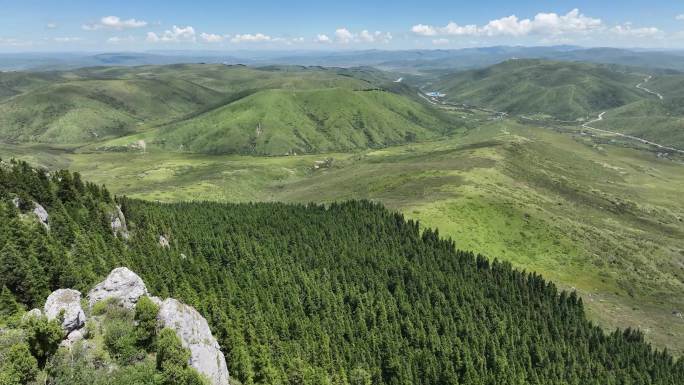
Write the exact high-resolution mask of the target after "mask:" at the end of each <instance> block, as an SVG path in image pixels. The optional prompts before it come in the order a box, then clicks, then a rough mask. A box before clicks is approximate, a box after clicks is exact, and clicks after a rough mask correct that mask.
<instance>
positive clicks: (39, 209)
mask: <svg viewBox="0 0 684 385" xmlns="http://www.w3.org/2000/svg"><path fill="white" fill-rule="evenodd" d="M33 214H34V215H35V216H36V217H37V218H38V220H39V221H40V224H41V225H43V226H44V227H45V228H46V229H49V228H50V225H49V224H48V217H49V215H48V212H47V210H45V207H43V206H41V205H40V204H38V203H36V202H33Z"/></svg>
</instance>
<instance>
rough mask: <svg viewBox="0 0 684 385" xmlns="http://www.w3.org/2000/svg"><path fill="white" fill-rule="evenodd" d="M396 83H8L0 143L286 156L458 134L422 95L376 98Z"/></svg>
mask: <svg viewBox="0 0 684 385" xmlns="http://www.w3.org/2000/svg"><path fill="white" fill-rule="evenodd" d="M392 78H393V76H390V75H389V74H387V73H385V72H382V71H378V70H375V69H372V68H351V69H341V68H321V67H297V66H268V67H260V68H252V67H246V66H241V65H236V66H226V65H202V64H193V65H170V66H142V67H133V68H129V67H97V68H85V69H80V70H75V71H71V72H54V73H49V74H33V73H14V74H2V76H0V139H2V140H4V141H7V142H46V143H52V144H84V143H101V142H103V141H107V140H111V139H115V138H120V137H123V136H128V135H132V134H140V133H146V134H144V135H143V136H141V137H143V138H150V139H151V140H152V142H154V143H153V144H158V145H161V146H162V147H164V148H167V149H174V150H175V149H179V148H181V149H185V150H191V151H197V152H208V153H233V152H241V153H261V154H269V155H281V154H284V153H287V152H314V151H322V150H348V149H354V148H365V147H369V146H370V147H375V146H384V145H388V144H392V143H402V142H406V141H413V140H416V139H425V138H428V137H434V136H435V135H437V134H443V133H444V132H446V131H448V130H449V129H451V128H452V127H450V124H449V123H448V121H447V119H445V118H444V116H443V115H440V114H438V113H437V112H435V111H433V110H432V109H431V108H429V107H426V106H424V105H423V103H422V102H418V101H417V100H416V95H415V94H416V93H417V92H414V93H413V95H412V96H411V92H408V93H407V92H405V91H406V90H403V91H404V92H395V93H388V92H380V91H378V89H379V88H381V87H383V86H384V85H387V84H388V80H390V79H392ZM362 91H367V92H362ZM219 107H220V108H219ZM259 126H262V128H263V131H259V132H260V133H259V134H257V131H258V130H257V127H259ZM262 134H263V135H262ZM131 140H132V139H131V138H126V139H122V140H121V141H115V142H113V143H107V144H105V145H104V146H101V147H107V146H112V145H120V144H123V145H124V146H126V145H128V144H130V143H131Z"/></svg>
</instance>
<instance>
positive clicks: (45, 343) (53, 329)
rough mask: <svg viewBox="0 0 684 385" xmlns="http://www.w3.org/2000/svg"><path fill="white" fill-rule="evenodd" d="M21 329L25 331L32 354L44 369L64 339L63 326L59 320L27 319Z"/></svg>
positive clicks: (44, 318) (45, 318)
mask: <svg viewBox="0 0 684 385" xmlns="http://www.w3.org/2000/svg"><path fill="white" fill-rule="evenodd" d="M21 328H22V329H23V330H24V333H25V336H26V342H27V344H28V347H29V350H30V351H31V354H32V355H33V356H34V357H35V358H36V359H37V360H38V365H39V366H40V367H41V368H42V367H43V366H45V362H46V361H47V359H48V358H49V357H50V356H52V355H53V354H54V353H55V352H56V351H57V348H58V347H59V343H60V342H61V341H62V338H63V337H64V331H63V330H62V325H60V323H59V321H58V320H52V321H48V319H47V317H44V316H43V317H27V318H26V319H25V320H23V322H22V324H21Z"/></svg>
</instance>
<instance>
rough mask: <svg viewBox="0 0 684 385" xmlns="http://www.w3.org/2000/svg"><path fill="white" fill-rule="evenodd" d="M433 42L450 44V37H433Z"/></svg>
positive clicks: (435, 43)
mask: <svg viewBox="0 0 684 385" xmlns="http://www.w3.org/2000/svg"><path fill="white" fill-rule="evenodd" d="M432 44H434V45H445V44H449V39H445V38H440V39H433V40H432Z"/></svg>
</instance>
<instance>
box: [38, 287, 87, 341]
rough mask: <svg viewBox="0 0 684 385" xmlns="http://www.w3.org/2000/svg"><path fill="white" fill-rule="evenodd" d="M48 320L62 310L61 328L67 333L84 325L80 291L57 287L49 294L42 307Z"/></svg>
mask: <svg viewBox="0 0 684 385" xmlns="http://www.w3.org/2000/svg"><path fill="white" fill-rule="evenodd" d="M43 311H44V312H45V315H46V316H47V318H48V319H49V320H53V319H55V318H57V317H58V316H59V314H60V313H61V312H62V311H64V321H63V322H62V328H63V329H64V330H65V331H66V332H67V334H68V333H70V332H72V331H74V330H76V329H80V328H82V327H83V325H85V321H86V316H85V313H83V309H82V308H81V292H79V291H78V290H73V289H59V290H55V291H53V292H52V294H50V295H49V296H48V298H47V300H46V301H45V307H44V308H43Z"/></svg>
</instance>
